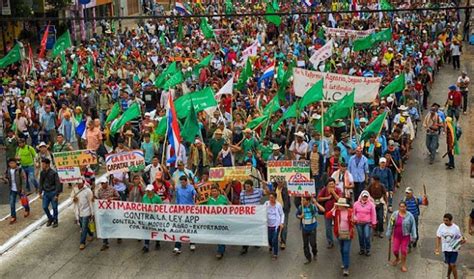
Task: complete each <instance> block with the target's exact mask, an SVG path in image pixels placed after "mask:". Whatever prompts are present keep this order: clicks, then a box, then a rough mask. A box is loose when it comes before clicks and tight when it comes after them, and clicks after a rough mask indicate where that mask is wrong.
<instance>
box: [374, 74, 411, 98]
mask: <svg viewBox="0 0 474 279" xmlns="http://www.w3.org/2000/svg"><path fill="white" fill-rule="evenodd" d="M404 89H405V74H404V73H401V74H399V75H398V77H397V78H395V79H394V80H392V82H390V83H389V84H388V85H387V86H386V87H385V88H384V89H383V90H382V92H380V94H379V95H380V97H385V96H388V95H390V94H392V93H396V92H401V91H403V90H404Z"/></svg>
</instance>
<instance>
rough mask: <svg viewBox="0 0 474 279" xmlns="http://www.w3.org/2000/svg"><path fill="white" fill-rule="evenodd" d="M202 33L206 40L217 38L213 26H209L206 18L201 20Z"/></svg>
mask: <svg viewBox="0 0 474 279" xmlns="http://www.w3.org/2000/svg"><path fill="white" fill-rule="evenodd" d="M201 31H202V34H203V35H204V38H206V39H212V38H214V37H215V36H216V35H215V34H214V30H212V26H211V25H209V23H208V22H207V18H205V17H203V18H201Z"/></svg>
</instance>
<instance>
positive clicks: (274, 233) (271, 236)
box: [267, 227, 280, 256]
mask: <svg viewBox="0 0 474 279" xmlns="http://www.w3.org/2000/svg"><path fill="white" fill-rule="evenodd" d="M267 228H268V245H270V248H271V249H272V252H273V255H275V256H278V235H279V234H280V227H267Z"/></svg>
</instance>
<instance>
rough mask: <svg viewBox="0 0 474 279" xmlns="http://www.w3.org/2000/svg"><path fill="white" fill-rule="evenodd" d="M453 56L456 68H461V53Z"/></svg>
mask: <svg viewBox="0 0 474 279" xmlns="http://www.w3.org/2000/svg"><path fill="white" fill-rule="evenodd" d="M452 57H453V68H454V69H455V70H456V68H458V70H459V67H460V66H461V62H460V59H459V55H453V56H452Z"/></svg>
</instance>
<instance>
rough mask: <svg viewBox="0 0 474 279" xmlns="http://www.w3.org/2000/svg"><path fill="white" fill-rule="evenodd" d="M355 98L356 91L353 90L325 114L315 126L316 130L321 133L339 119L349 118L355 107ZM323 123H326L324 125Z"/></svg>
mask: <svg viewBox="0 0 474 279" xmlns="http://www.w3.org/2000/svg"><path fill="white" fill-rule="evenodd" d="M354 97H355V90H352V92H351V93H350V94H347V95H346V96H344V97H343V98H342V99H341V100H339V101H338V102H337V103H335V104H333V105H332V106H330V107H329V109H328V110H327V111H326V112H325V113H324V116H323V117H322V118H321V119H319V120H318V121H316V123H315V124H314V127H315V129H316V130H317V131H320V132H321V131H322V128H324V127H326V126H331V125H332V124H333V123H334V121H336V120H337V119H341V118H345V117H347V116H348V115H349V114H350V112H351V108H352V107H354ZM321 121H324V123H323V124H322V125H321Z"/></svg>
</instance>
